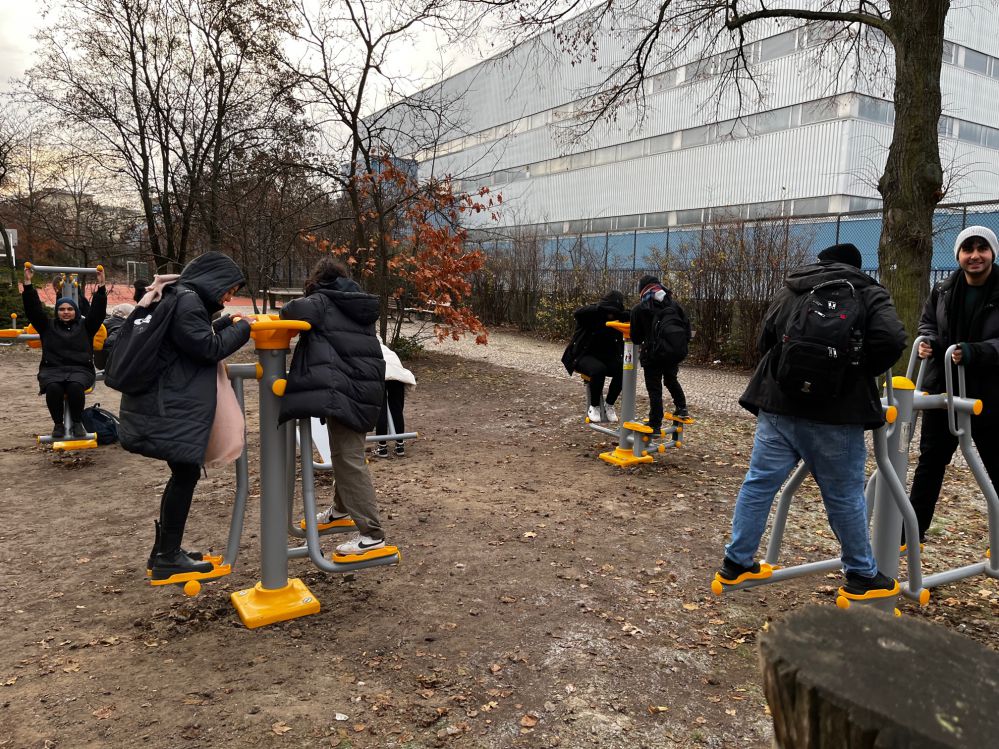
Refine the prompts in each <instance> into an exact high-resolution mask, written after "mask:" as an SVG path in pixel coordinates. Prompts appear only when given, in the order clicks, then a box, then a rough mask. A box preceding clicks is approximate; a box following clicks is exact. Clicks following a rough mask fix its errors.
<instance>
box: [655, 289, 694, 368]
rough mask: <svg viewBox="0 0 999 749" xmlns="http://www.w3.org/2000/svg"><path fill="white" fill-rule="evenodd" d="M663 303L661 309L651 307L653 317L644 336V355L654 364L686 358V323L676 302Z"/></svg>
mask: <svg viewBox="0 0 999 749" xmlns="http://www.w3.org/2000/svg"><path fill="white" fill-rule="evenodd" d="M664 304H665V306H664V307H662V308H661V309H657V308H656V307H655V306H653V307H652V309H653V311H654V313H655V317H654V318H653V319H652V329H651V330H650V331H649V334H648V336H647V337H646V345H645V356H646V358H647V359H648V360H649V361H651V362H654V363H656V364H666V365H672V364H679V363H680V362H682V361H683V360H684V359H686V358H687V343H688V341H689V337H688V335H687V325H686V323H685V321H684V319H683V313H682V312H681V311H680V306H679V305H678V304H677V303H676V302H674V301H672V300H668V301H666V302H664Z"/></svg>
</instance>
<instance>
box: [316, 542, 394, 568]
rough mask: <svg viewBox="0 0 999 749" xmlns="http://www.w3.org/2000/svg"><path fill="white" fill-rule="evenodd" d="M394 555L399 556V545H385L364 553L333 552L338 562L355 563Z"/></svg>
mask: <svg viewBox="0 0 999 749" xmlns="http://www.w3.org/2000/svg"><path fill="white" fill-rule="evenodd" d="M393 555H395V556H399V547H397V546H383V547H382V548H380V549H372V550H371V551H366V552H364V553H363V554H337V553H336V552H333V561H334V562H336V563H337V564H354V563H356V562H370V561H371V560H373V559H381V558H382V557H390V556H393ZM400 559H401V557H400Z"/></svg>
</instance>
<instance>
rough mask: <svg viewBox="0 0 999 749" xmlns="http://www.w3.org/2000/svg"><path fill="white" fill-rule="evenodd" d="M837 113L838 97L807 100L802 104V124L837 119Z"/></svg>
mask: <svg viewBox="0 0 999 749" xmlns="http://www.w3.org/2000/svg"><path fill="white" fill-rule="evenodd" d="M837 114H838V107H837V103H836V97H832V98H829V99H819V100H818V101H809V102H805V103H804V104H802V105H801V124H802V125H810V124H812V123H813V122H825V121H826V120H835V119H836V116H837Z"/></svg>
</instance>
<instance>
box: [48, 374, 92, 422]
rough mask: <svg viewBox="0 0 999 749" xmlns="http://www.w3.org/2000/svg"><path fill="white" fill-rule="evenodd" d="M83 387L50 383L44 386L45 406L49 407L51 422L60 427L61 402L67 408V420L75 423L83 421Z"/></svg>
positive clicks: (77, 384) (72, 383) (73, 383)
mask: <svg viewBox="0 0 999 749" xmlns="http://www.w3.org/2000/svg"><path fill="white" fill-rule="evenodd" d="M83 391H84V387H83V385H81V384H79V383H78V382H50V383H49V384H48V385H46V386H45V405H46V406H48V407H49V413H50V414H51V415H52V421H53V422H54V423H56V424H58V425H60V426H62V419H63V412H62V408H63V400H65V402H66V404H67V405H68V406H69V418H70V419H71V420H72V421H73V422H74V423H75V422H80V421H83V404H84V401H85V396H84V394H83Z"/></svg>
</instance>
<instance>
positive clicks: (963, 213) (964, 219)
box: [961, 205, 968, 231]
mask: <svg viewBox="0 0 999 749" xmlns="http://www.w3.org/2000/svg"><path fill="white" fill-rule="evenodd" d="M967 228H968V206H966V205H965V206H962V208H961V230H962V231H964V230H965V229H967Z"/></svg>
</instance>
